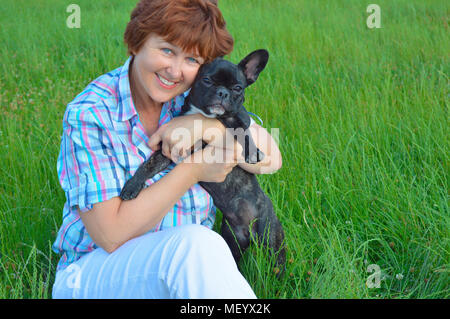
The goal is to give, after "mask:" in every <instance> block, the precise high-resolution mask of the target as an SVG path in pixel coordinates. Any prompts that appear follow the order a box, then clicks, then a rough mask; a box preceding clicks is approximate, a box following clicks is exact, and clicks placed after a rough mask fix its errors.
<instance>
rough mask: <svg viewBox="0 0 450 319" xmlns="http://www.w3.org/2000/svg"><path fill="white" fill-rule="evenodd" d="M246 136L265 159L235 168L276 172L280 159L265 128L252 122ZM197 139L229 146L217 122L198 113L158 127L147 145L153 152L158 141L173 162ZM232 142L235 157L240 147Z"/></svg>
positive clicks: (223, 129) (220, 124) (180, 117)
mask: <svg viewBox="0 0 450 319" xmlns="http://www.w3.org/2000/svg"><path fill="white" fill-rule="evenodd" d="M180 129H181V130H180ZM184 130H185V131H184ZM181 133H182V134H181ZM250 133H251V135H252V138H253V140H254V142H255V145H256V146H257V147H258V148H259V149H260V150H261V151H262V152H263V153H264V155H265V156H264V159H263V160H262V161H261V162H259V163H257V164H247V163H245V162H243V159H241V160H240V161H239V166H240V167H241V168H242V169H245V170H246V171H248V172H250V173H253V174H272V173H274V172H276V171H277V170H279V169H280V168H281V165H282V158H281V153H280V150H279V148H278V145H277V143H276V142H275V140H274V138H273V137H272V136H271V135H270V134H269V133H268V132H267V130H266V129H265V128H263V127H262V126H259V125H258V124H256V123H254V124H253V125H251V126H250ZM180 135H184V136H187V138H184V139H180ZM201 139H203V140H204V141H205V142H206V143H208V144H210V145H212V146H215V147H220V148H230V145H227V141H230V138H228V139H227V138H226V129H225V126H224V125H223V124H222V123H221V122H220V121H219V120H217V119H214V118H207V117H205V116H203V115H201V114H192V115H184V116H179V117H176V118H174V119H172V120H171V121H170V122H168V123H167V124H164V125H163V126H161V127H160V128H158V130H157V131H156V132H155V133H154V134H153V135H152V136H151V137H150V140H149V146H150V147H151V148H152V149H153V150H154V151H155V150H157V149H159V143H160V142H161V141H162V153H163V154H164V155H165V156H167V157H169V158H171V159H172V161H174V162H177V158H176V157H177V156H178V155H181V156H184V155H185V154H186V153H187V150H189V149H190V148H191V146H192V145H193V144H194V143H195V142H197V141H198V140H201ZM232 141H233V145H231V146H232V147H233V148H234V149H235V150H236V153H237V156H239V154H241V152H242V147H241V145H239V144H238V143H237V142H236V141H235V140H232Z"/></svg>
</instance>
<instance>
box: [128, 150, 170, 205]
mask: <svg viewBox="0 0 450 319" xmlns="http://www.w3.org/2000/svg"><path fill="white" fill-rule="evenodd" d="M170 163H171V160H170V159H168V158H167V157H165V156H164V155H163V154H162V153H161V151H156V152H155V153H153V155H152V156H151V157H150V158H149V159H148V160H147V161H145V162H144V163H143V164H142V165H141V166H139V168H138V169H137V171H136V173H135V174H134V176H133V177H132V178H130V179H129V180H128V181H127V182H126V183H125V186H124V187H123V189H122V191H121V193H120V198H121V199H123V200H130V199H134V198H136V197H137V196H138V195H139V193H140V191H141V190H142V189H143V188H144V186H145V181H146V180H147V179H149V178H151V177H153V176H154V175H156V174H157V173H159V172H161V171H162V170H164V169H166V168H167V167H168V166H169V165H170Z"/></svg>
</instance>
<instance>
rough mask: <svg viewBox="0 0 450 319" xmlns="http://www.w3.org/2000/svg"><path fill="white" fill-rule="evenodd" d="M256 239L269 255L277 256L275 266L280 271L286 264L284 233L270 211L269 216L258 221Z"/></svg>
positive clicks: (276, 218)
mask: <svg viewBox="0 0 450 319" xmlns="http://www.w3.org/2000/svg"><path fill="white" fill-rule="evenodd" d="M258 237H259V238H260V240H262V243H263V245H264V246H266V247H268V248H269V251H270V253H271V254H277V261H276V263H277V266H278V267H279V269H280V271H283V270H284V267H285V264H286V250H285V247H284V231H283V227H282V226H281V223H280V221H279V220H278V217H277V216H276V215H275V213H274V212H273V211H272V212H271V213H270V214H269V216H266V217H265V218H263V219H261V220H259V224H258Z"/></svg>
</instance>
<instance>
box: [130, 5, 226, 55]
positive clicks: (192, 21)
mask: <svg viewBox="0 0 450 319" xmlns="http://www.w3.org/2000/svg"><path fill="white" fill-rule="evenodd" d="M151 33H155V34H156V35H158V36H160V37H162V38H163V39H164V40H165V41H167V42H169V43H172V44H174V45H176V46H178V47H180V48H181V49H182V50H184V51H186V52H194V53H197V54H199V55H200V56H201V57H202V58H204V59H205V62H210V61H212V60H214V59H215V58H216V57H219V56H224V55H227V54H229V53H230V52H231V51H232V50H233V44H234V40H233V37H232V36H231V34H230V33H229V32H228V30H227V29H226V23H225V20H224V18H223V16H222V13H221V12H220V10H219V8H218V6H217V0H140V1H139V3H138V4H137V5H136V8H134V10H133V12H132V13H131V19H130V22H128V25H127V28H126V30H125V34H124V41H125V43H126V44H127V46H128V54H130V55H133V52H134V53H137V52H139V50H140V49H141V47H142V46H143V44H144V42H145V41H146V40H147V38H148V36H149V35H150V34H151Z"/></svg>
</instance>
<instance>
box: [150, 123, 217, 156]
mask: <svg viewBox="0 0 450 319" xmlns="http://www.w3.org/2000/svg"><path fill="white" fill-rule="evenodd" d="M211 128H217V129H218V130H220V131H225V128H224V126H223V125H222V124H221V123H220V122H219V121H218V120H216V119H210V118H207V117H204V116H203V115H201V114H190V115H184V116H179V117H176V118H173V119H172V120H170V121H169V122H168V123H166V124H163V125H161V126H160V127H159V128H158V129H157V130H156V132H155V133H153V134H152V136H151V137H150V140H149V142H148V145H149V147H150V148H151V149H152V150H153V151H156V150H159V148H160V143H162V150H161V151H162V153H163V155H164V156H166V157H168V158H170V159H171V160H172V161H173V162H175V163H177V162H178V161H179V160H180V159H183V158H185V157H186V156H187V155H188V154H190V153H191V149H192V147H193V146H195V148H196V149H197V148H199V147H201V145H202V144H201V141H202V140H204V141H206V142H207V143H209V140H208V138H207V136H204V133H205V131H207V130H208V129H211Z"/></svg>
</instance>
